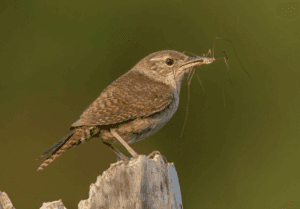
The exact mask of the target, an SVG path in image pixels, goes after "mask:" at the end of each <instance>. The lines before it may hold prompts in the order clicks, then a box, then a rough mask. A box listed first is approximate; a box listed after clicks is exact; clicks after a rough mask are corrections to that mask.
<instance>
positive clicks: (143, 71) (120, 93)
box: [38, 50, 202, 171]
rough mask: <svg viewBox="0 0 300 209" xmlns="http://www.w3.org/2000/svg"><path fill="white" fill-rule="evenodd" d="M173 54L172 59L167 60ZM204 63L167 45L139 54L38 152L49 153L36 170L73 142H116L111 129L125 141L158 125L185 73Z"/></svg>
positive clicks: (174, 103) (173, 107)
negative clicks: (54, 140)
mask: <svg viewBox="0 0 300 209" xmlns="http://www.w3.org/2000/svg"><path fill="white" fill-rule="evenodd" d="M168 59H172V65H169V64H170V63H171V62H170V60H169V64H168V62H166V60H168ZM201 64H202V63H201V62H199V60H198V62H197V60H196V61H191V60H190V59H189V57H188V56H186V55H185V54H183V53H180V52H176V51H171V50H166V51H160V52H155V53H153V54H150V55H149V56H147V57H145V58H144V59H142V60H141V61H140V62H138V64H137V65H136V66H134V67H133V68H132V69H131V70H130V71H128V72H127V73H125V74H124V75H122V76H121V77H119V78H118V79H117V80H115V81H114V82H113V83H111V84H110V85H109V86H108V87H107V88H106V89H104V90H103V92H102V93H101V94H100V96H99V97H98V98H97V99H96V100H95V101H94V102H92V103H91V104H90V106H89V107H88V108H87V109H86V110H85V111H84V112H83V113H82V115H81V116H80V117H79V119H78V120H77V121H76V122H75V123H73V124H72V125H71V130H72V132H71V133H70V134H68V135H67V136H66V137H64V138H63V139H61V140H60V141H58V142H57V143H56V144H54V145H53V146H52V147H50V148H49V149H48V150H47V151H46V152H44V153H43V154H42V155H41V156H40V157H45V156H46V155H48V154H50V153H51V155H50V156H49V157H48V159H47V160H45V161H44V162H43V163H42V164H41V165H40V167H39V168H38V171H39V170H43V169H44V168H45V167H46V166H48V165H49V164H50V163H51V162H53V161H54V160H55V159H56V158H57V157H59V156H60V155H61V154H62V153H64V152H65V151H66V149H68V148H71V147H73V146H75V145H79V144H80V143H83V142H85V141H87V140H89V139H90V138H92V137H93V136H99V137H100V138H101V140H103V141H107V142H117V140H116V139H115V138H114V136H113V135H112V134H111V132H110V130H112V129H114V130H116V131H117V132H118V134H119V135H120V136H121V137H122V138H123V139H124V140H125V141H126V142H127V143H129V144H130V143H135V142H137V141H140V140H143V139H144V138H146V137H147V136H150V135H152V134H154V133H155V132H157V131H158V130H159V129H160V128H162V127H163V126H164V125H165V124H166V122H167V121H168V120H169V119H170V118H171V117H172V116H173V114H174V113H175V111H176V110H177V107H178V105H179V94H180V88H181V83H182V80H183V79H184V77H185V76H186V75H187V73H188V72H190V70H191V69H193V68H194V67H195V66H199V65H201Z"/></svg>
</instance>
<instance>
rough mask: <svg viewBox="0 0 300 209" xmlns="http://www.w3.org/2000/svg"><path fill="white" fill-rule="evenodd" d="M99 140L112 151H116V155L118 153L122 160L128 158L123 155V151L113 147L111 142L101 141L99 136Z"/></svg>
mask: <svg viewBox="0 0 300 209" xmlns="http://www.w3.org/2000/svg"><path fill="white" fill-rule="evenodd" d="M100 140H101V141H102V142H103V144H105V145H107V146H109V148H111V149H112V151H113V152H114V153H116V155H118V156H119V157H120V158H121V159H122V160H123V161H129V158H128V157H126V156H125V155H123V153H122V152H120V151H119V150H118V149H117V148H115V147H114V146H113V145H111V144H110V143H108V142H105V141H103V140H102V139H101V138H100Z"/></svg>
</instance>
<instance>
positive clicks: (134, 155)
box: [110, 129, 138, 157]
mask: <svg viewBox="0 0 300 209" xmlns="http://www.w3.org/2000/svg"><path fill="white" fill-rule="evenodd" d="M110 133H111V134H112V135H113V136H114V137H116V139H118V141H119V142H120V143H121V144H123V146H124V147H125V148H126V149H127V151H128V152H129V153H130V154H131V155H132V157H138V154H137V153H136V152H135V151H134V150H133V149H132V148H131V147H130V146H129V145H128V144H127V142H125V141H124V139H122V137H121V136H120V135H119V134H118V133H117V132H116V131H115V130H113V129H111V130H110Z"/></svg>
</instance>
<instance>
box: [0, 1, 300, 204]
mask: <svg viewBox="0 0 300 209" xmlns="http://www.w3.org/2000/svg"><path fill="white" fill-rule="evenodd" d="M292 3H293V4H295V2H292ZM297 3H298V4H299V2H296V4H297ZM279 4H291V3H290V2H280V1H277V0H268V1H261V0H254V1H237V0H230V1H222V0H218V1H199V0H194V1H183V0H172V1H171V0H167V1H157V0H156V1H154V0H150V1H138V0H127V1H124V0H114V1H103V0H102V1H101V0H99V1H89V0H81V1H75V0H73V1H65V0H43V1H41V0H31V1H30V0H27V1H20V0H19V1H17V0H14V1H12V0H2V1H0V11H1V16H0V22H1V33H0V72H1V75H0V98H1V100H0V108H1V109H0V129H1V139H0V189H1V190H2V191H5V192H7V194H8V195H9V197H10V198H11V200H12V202H13V204H14V206H15V207H16V208H17V209H27V208H31V209H32V208H39V207H41V205H42V202H46V201H54V200H58V199H62V201H63V203H64V204H65V206H66V207H67V208H68V209H71V208H77V204H78V202H79V201H80V200H81V199H87V198H88V191H89V185H90V184H91V183H93V182H95V181H96V177H97V176H98V175H100V174H102V172H103V171H104V170H106V169H107V168H108V167H109V166H110V164H111V163H114V162H116V155H115V154H114V153H113V152H112V151H111V150H110V149H109V148H108V147H106V146H105V145H103V144H102V143H101V142H100V141H99V140H97V139H93V140H91V141H90V142H88V143H85V144H82V145H80V146H78V147H76V148H72V149H70V150H68V151H67V152H66V153H65V154H63V155H62V156H61V157H60V158H58V159H57V160H56V161H55V162H53V163H52V164H51V165H50V166H49V167H47V168H46V169H45V170H43V171H41V172H36V169H37V168H38V166H39V165H40V164H41V163H42V161H43V160H42V159H41V160H39V161H35V158H36V157H38V156H39V155H40V154H41V153H43V152H44V151H45V150H46V149H48V148H49V147H50V146H51V145H53V144H54V143H55V142H57V141H58V140H59V139H61V138H62V137H63V136H65V135H66V134H68V133H69V127H70V125H71V124H72V123H73V122H74V121H75V120H76V119H77V118H78V117H79V115H80V114H81V113H82V112H83V111H84V110H85V108H86V107H87V106H88V105H89V104H90V103H91V102H92V101H94V99H96V98H97V97H98V96H99V94H100V93H101V91H102V90H103V89H104V88H105V87H106V86H107V85H109V84H110V83H111V82H113V81H114V80H115V79H116V78H118V77H119V76H121V75H122V74H124V73H125V72H127V71H128V70H129V69H131V68H132V67H133V66H134V65H135V64H136V63H137V62H138V61H139V60H140V59H142V58H143V57H145V56H147V55H148V54H150V53H152V52H155V51H159V50H165V49H172V50H177V51H181V52H183V51H189V52H192V53H195V54H198V55H202V54H203V53H206V52H207V51H208V49H210V48H212V47H213V42H214V38H215V37H222V38H227V39H230V40H232V41H233V42H234V44H235V46H236V49H237V52H238V55H239V58H240V60H241V61H242V63H243V65H244V67H245V68H246V70H247V71H248V72H249V74H250V75H251V76H252V78H253V82H252V81H251V79H250V78H249V77H248V76H247V75H246V74H245V73H244V72H243V69H242V67H241V66H240V64H239V62H238V59H237V57H236V55H235V53H234V50H233V47H232V45H231V44H230V43H229V42H227V41H218V42H217V44H216V53H218V52H219V51H221V50H225V51H226V53H227V55H228V57H229V67H230V78H231V80H232V83H233V86H232V85H230V83H229V82H226V84H225V89H224V88H223V87H224V85H223V84H224V79H225V78H226V65H225V64H224V61H222V60H220V61H218V62H215V63H213V64H212V65H209V66H201V67H199V68H198V73H199V76H200V78H201V79H202V83H203V86H204V88H205V92H206V94H204V93H203V91H202V88H201V86H200V84H199V82H198V81H197V79H196V78H193V82H192V84H191V99H190V103H189V109H188V112H189V114H188V119H187V123H186V127H185V130H184V133H183V136H182V138H180V137H179V135H180V133H181V129H182V127H183V124H184V118H185V114H186V104H187V95H188V94H187V92H188V88H187V82H186V81H185V82H184V83H183V86H182V89H181V101H180V106H179V108H178V111H177V112H176V114H175V115H174V117H173V118H172V119H171V120H170V121H169V122H168V123H167V124H166V125H165V127H164V128H163V129H161V130H160V131H159V132H158V133H156V134H155V135H153V136H151V137H149V138H147V139H146V140H143V141H141V142H139V143H136V144H133V145H132V147H133V148H134V149H135V150H136V151H137V152H138V153H140V154H149V153H150V152H152V151H153V150H159V151H160V152H161V153H162V154H163V155H165V156H166V157H167V159H168V161H169V162H174V163H175V166H176V169H177V171H178V175H179V181H180V186H181V191H182V198H183V205H184V208H188V209H196V208H197V209H198V208H205V209H229V208H230V209H241V208H243V209H250V208H251V209H253V208H259V209H260V208H261V209H264V208H272V209H273V208H278V209H279V208H284V207H288V206H287V205H289V206H290V205H295V206H299V204H300V199H299V197H300V173H299V171H300V166H299V159H300V140H299V135H300V129H299V125H300V111H299V106H300V98H299V89H300V82H299V78H300V73H299V70H300V68H299V57H300V56H299V55H300V53H299V48H300V27H299V25H300V18H299V15H298V13H299V10H298V7H299V6H300V4H299V5H297V6H298V7H296V8H297V9H296V10H295V11H296V13H295V15H294V16H293V17H290V18H283V17H282V16H280V10H278V8H279V7H278V6H279ZM297 12H298V13H297ZM223 89H224V94H225V107H224V106H223V102H224V98H223ZM117 147H118V148H120V149H121V150H122V151H124V153H126V154H127V155H129V154H128V153H127V152H125V150H124V149H123V148H122V146H120V145H118V146H117ZM299 207H300V206H299ZM295 208H296V207H295Z"/></svg>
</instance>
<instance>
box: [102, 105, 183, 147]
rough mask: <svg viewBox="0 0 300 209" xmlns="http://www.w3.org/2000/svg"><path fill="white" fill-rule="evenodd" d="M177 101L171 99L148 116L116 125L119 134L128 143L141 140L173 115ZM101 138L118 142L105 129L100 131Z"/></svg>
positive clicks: (158, 128)
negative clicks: (165, 105)
mask: <svg viewBox="0 0 300 209" xmlns="http://www.w3.org/2000/svg"><path fill="white" fill-rule="evenodd" d="M178 104H179V101H176V100H173V101H172V102H171V103H170V104H169V105H168V106H167V107H166V108H165V109H163V110H162V111H160V112H157V113H154V114H152V115H151V116H149V117H145V118H136V119H134V120H132V121H130V122H128V123H124V124H120V125H119V126H118V127H116V130H117V132H118V133H119V135H120V136H121V137H122V138H123V139H124V140H125V141H126V142H127V143H129V144H133V143H135V142H138V141H141V140H143V139H145V138H146V137H148V136H151V135H153V134H154V133H156V132H157V131H158V130H160V129H161V128H162V127H163V126H164V125H165V124H166V123H167V122H168V121H169V120H170V119H171V117H172V116H173V115H174V113H175V112H176V110H177V108H178ZM100 137H101V138H102V139H103V140H109V141H112V142H114V143H115V142H118V140H117V139H115V138H114V137H113V135H112V134H111V133H110V132H109V131H106V130H102V131H101V136H100Z"/></svg>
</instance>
